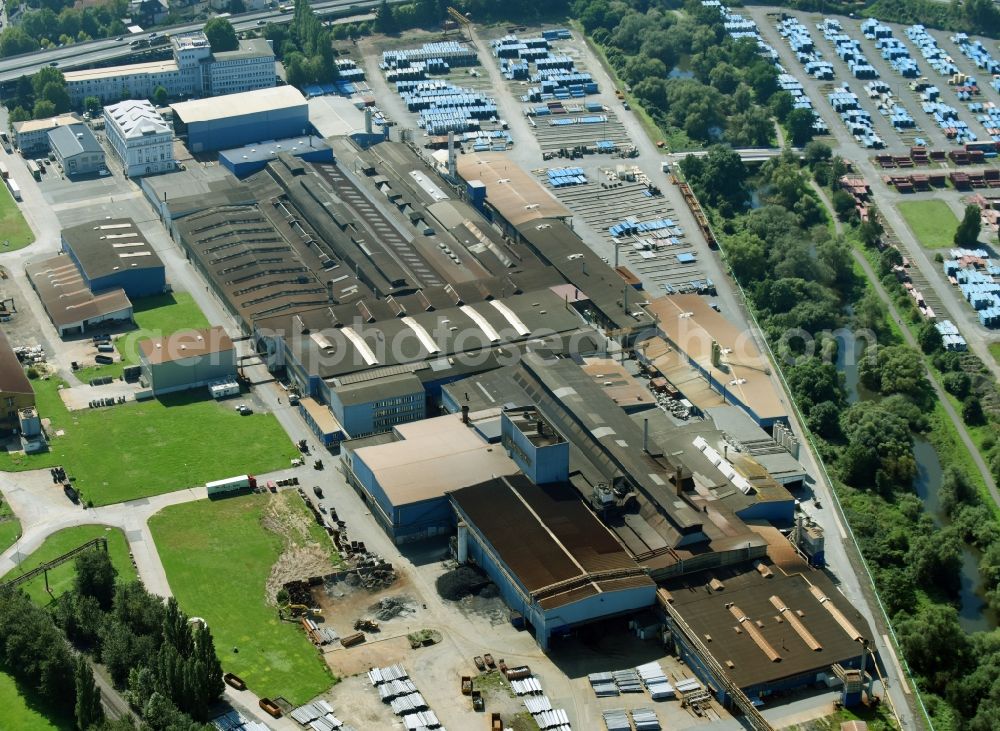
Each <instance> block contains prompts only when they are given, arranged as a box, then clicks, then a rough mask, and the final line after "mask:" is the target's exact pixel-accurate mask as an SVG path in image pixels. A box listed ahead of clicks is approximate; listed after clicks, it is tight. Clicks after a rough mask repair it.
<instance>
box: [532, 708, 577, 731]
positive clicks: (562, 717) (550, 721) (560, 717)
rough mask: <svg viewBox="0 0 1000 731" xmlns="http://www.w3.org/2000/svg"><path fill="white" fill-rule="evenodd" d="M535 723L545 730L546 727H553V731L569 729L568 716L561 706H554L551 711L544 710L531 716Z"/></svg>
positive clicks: (566, 730)
mask: <svg viewBox="0 0 1000 731" xmlns="http://www.w3.org/2000/svg"><path fill="white" fill-rule="evenodd" d="M533 718H534V719H535V723H537V724H538V728H540V729H542V731H545V730H546V729H553V730H554V731H569V728H570V725H569V716H567V715H566V711H564V710H563V709H562V708H556V709H555V710H552V711H545V712H544V713H539V714H538V715H537V716H534V717H533Z"/></svg>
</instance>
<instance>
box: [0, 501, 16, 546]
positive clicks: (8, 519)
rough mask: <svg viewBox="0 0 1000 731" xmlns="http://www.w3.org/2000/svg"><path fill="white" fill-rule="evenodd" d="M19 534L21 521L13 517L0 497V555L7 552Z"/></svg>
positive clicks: (8, 507)
mask: <svg viewBox="0 0 1000 731" xmlns="http://www.w3.org/2000/svg"><path fill="white" fill-rule="evenodd" d="M20 533H21V521H19V520H18V519H17V516H16V515H14V511H12V510H11V509H10V505H8V504H7V501H6V500H4V499H3V497H0V553H2V552H3V551H6V550H7V547H8V546H10V545H11V544H12V543H13V542H14V541H15V540H16V539H17V537H18V535H20Z"/></svg>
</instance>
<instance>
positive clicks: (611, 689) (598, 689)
mask: <svg viewBox="0 0 1000 731" xmlns="http://www.w3.org/2000/svg"><path fill="white" fill-rule="evenodd" d="M587 679H588V680H589V681H590V687H591V688H593V689H594V695H596V696H597V697H598V698H610V697H611V696H616V695H618V686H617V685H615V681H614V679H613V678H612V677H611V673H591V674H590V675H588V676H587Z"/></svg>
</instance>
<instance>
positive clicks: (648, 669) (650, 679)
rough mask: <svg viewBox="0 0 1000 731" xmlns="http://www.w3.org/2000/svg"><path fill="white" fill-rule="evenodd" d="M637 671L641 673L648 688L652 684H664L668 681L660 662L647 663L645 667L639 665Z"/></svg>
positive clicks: (640, 675)
mask: <svg viewBox="0 0 1000 731" xmlns="http://www.w3.org/2000/svg"><path fill="white" fill-rule="evenodd" d="M635 671H636V672H637V673H639V677H640V678H641V679H642V682H643V683H644V684H645V685H647V686H648V685H649V684H650V683H662V682H664V681H666V679H667V676H666V675H665V674H664V672H663V668H662V667H660V663H658V662H647V663H646V664H645V665H639V666H638V667H636V669H635Z"/></svg>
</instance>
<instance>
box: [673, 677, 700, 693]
mask: <svg viewBox="0 0 1000 731" xmlns="http://www.w3.org/2000/svg"><path fill="white" fill-rule="evenodd" d="M674 688H676V689H677V692H678V693H692V692H694V691H696V690H701V683H700V682H698V679H697V678H684V679H682V680H678V681H677V682H676V683H674Z"/></svg>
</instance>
